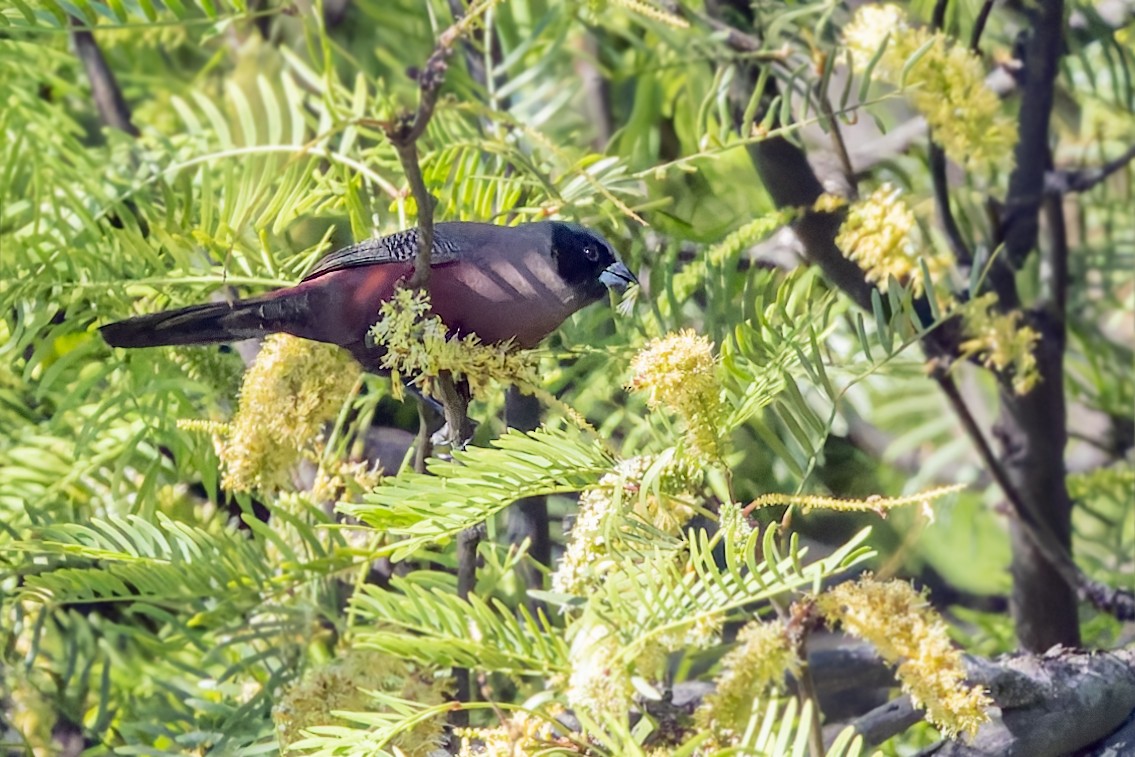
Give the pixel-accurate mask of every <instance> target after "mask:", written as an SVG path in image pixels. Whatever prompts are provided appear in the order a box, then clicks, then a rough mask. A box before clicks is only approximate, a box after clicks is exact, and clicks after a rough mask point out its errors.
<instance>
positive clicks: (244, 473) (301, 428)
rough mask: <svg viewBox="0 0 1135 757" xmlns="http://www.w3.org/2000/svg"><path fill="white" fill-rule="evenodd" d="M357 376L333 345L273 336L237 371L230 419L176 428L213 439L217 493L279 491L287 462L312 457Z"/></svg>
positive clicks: (188, 423)
mask: <svg viewBox="0 0 1135 757" xmlns="http://www.w3.org/2000/svg"><path fill="white" fill-rule="evenodd" d="M359 373H360V369H359V366H358V365H357V364H356V363H355V362H354V361H353V360H351V357H350V355H348V354H347V353H346V352H344V351H343V350H342V349H340V348H339V347H336V346H334V345H330V344H320V343H318V342H311V341H308V340H305V339H299V338H297V337H293V336H288V335H286V334H273V335H272V336H269V337H268V338H267V339H265V340H264V344H263V346H262V347H261V349H260V354H259V355H257V357H256V362H255V363H254V364H253V365H252V367H251V368H249V369H248V372H247V373H245V376H244V383H243V384H242V386H241V390H240V400H239V404H238V406H237V411H236V414H235V415H234V416H233V419H232V420H231V421H230V422H228V423H209V422H204V423H202V422H199V421H184V422H182V423H180V424H179V425H180V426H182V427H183V428H191V429H200V430H206V431H209V432H211V433H212V434H213V444H214V446H215V447H216V449H217V455H218V456H219V457H220V458H221V465H222V470H223V474H224V476H223V478H222V480H221V486H223V487H224V488H225V489H228V490H230V491H250V490H253V489H259V490H271V489H276V488H281V487H284V486H286V485H287V483H288V476H289V475H290V473H291V472H292V469H293V468H294V467H295V464H296V463H297V462H299V460H300V459H301V458H303V457H304V455H305V454H306V455H310V454H312V451H313V450H314V448H315V447H316V445H317V441H318V438H319V435H320V433H321V432H322V430H323V425H324V424H325V423H327V422H328V421H330V420H332V419H333V418H334V417H335V416H336V415H337V414H338V412H339V409H340V407H342V405H343V402H345V401H346V399H347V397H348V394H349V393H350V391H351V389H352V387H354V385H355V382H356V381H357V379H358V376H359Z"/></svg>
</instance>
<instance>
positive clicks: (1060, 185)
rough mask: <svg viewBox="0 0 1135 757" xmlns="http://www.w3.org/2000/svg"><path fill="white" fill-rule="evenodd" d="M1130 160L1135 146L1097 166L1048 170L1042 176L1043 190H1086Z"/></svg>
mask: <svg viewBox="0 0 1135 757" xmlns="http://www.w3.org/2000/svg"><path fill="white" fill-rule="evenodd" d="M1132 160H1135V146H1132V147H1130V148H1128V150H1127V151H1126V152H1124V153H1123V154H1122V155H1120V156H1119V157H1118V158H1116V159H1115V160H1111V161H1108V162H1107V163H1104V164H1103V165H1102V166H1100V167H1099V168H1091V169H1085V170H1079V171H1049V172H1048V173H1047V174H1045V177H1044V191H1045V192H1048V193H1050V194H1068V193H1070V192H1087V191H1088V190H1089V189H1092V188H1093V187H1095V186H1096V185H1098V184H1101V183H1103V182H1104V181H1106V180H1107V178H1108V177H1109V176H1111V175H1112V174H1114V173H1118V172H1119V171H1122V170H1123V169H1124V168H1126V167H1127V164H1128V163H1130V162H1131V161H1132Z"/></svg>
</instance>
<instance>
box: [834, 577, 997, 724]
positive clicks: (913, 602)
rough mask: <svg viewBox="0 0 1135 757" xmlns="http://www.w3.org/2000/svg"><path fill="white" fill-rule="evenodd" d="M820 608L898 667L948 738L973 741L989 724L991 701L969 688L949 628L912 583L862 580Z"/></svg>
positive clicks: (912, 695)
mask: <svg viewBox="0 0 1135 757" xmlns="http://www.w3.org/2000/svg"><path fill="white" fill-rule="evenodd" d="M816 605H817V607H818V608H819V610H820V612H821V613H823V615H824V616H825V617H827V618H828V619H829V620H833V621H838V622H839V624H840V625H842V626H843V628H844V630H845V631H847V632H848V633H850V634H852V635H854V636H858V637H859V638H861V639H865V640H866V641H868V642H870V643H871V644H872V645H873V646H874V647H875V649H877V650H878V652H879V655H880V656H881V657H882V658H883V659H884V660H886V661H887V662H888V663H890V664H892V665H897V666H898V667H897V670H896V672H897V674H898V678H899V680H900V681H901V682H902V688H903V691H905V692H906V693H908V694H910V698H911V700H912V701H913V702H914V705H915V706H916V707H921V708H923V709H925V710H926V719H927V720H929V721H930V722H931V723H933V724H934V725H935V726H936V727H937V728H938V729H939V730H941V731H942V733H944V734H945V735H946V736H948V737H950V738H954V737H957V736H958V735H959V734H967V735H969V736H973V734H975V733H976V732H977V729H978V728H979V727H980V726H981V725H982V724H984V723H987V722H988V721H989V715H988V713H987V712H986V709H987V708H988V707H990V706H991V705H992V700H990V698H989V697H988V696H987V695H986V694H985V692H984V690H982V688H981V687H971V686H967V685H966V683H965V669H964V668H963V667H962V656H961V653H960V652H959V651H958V650H957V649H955V648H954V646H953V645H952V644H951V643H950V637H949V633H948V632H947V629H946V624H945V623H944V622H943V621H942V618H941V617H940V616H939V615H938V613H936V612H935V611H934V610H933V608H931V607H930V606H929V603H928V602H927V601H926V598H925V597H924V596H923V595H921V594H919V593H918V592H917V591H915V590H914V587H912V586H911V585H910V584H909V583H907V582H905V581H886V582H884V581H877V580H875V578H874V577H872V576H871V575H864V576H863V577H862V578H861V579H860V580H859V581H855V582H853V581H848V582H845V583H842V584H840V585H838V586H835V587H833V588H832V589H830V590H828V591H827V592H826V593H825V594H822V595H821V596H820V597H819V599H818V600H817V602H816Z"/></svg>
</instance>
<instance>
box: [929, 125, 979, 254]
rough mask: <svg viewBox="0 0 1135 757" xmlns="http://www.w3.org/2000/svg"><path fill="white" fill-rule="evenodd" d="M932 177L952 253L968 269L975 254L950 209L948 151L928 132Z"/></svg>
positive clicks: (935, 199)
mask: <svg viewBox="0 0 1135 757" xmlns="http://www.w3.org/2000/svg"><path fill="white" fill-rule="evenodd" d="M928 136H929V140H930V145H929V149H928V152H929V159H930V177H931V179H932V180H933V184H934V205H935V207H936V208H937V209H938V217H939V218H940V219H941V220H942V230H943V231H945V232H946V241H947V242H948V243H949V245H950V251H951V252H952V253H954V260H956V261H957V262H958V265H959V266H960V267H962V268H965V269H968V268H969V267H970V266H971V265H973V254H972V253H971V252H970V249H969V245H967V244H966V241H965V240H964V239H963V238H962V232H961V229H959V228H958V222H957V219H955V218H954V211H953V209H952V208H951V207H950V186H949V182H948V180H947V178H946V151H945V150H943V149H942V146H941V145H939V144H938V143H937V142H935V141H934V132H933V131H929V132H928Z"/></svg>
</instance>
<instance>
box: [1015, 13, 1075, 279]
mask: <svg viewBox="0 0 1135 757" xmlns="http://www.w3.org/2000/svg"><path fill="white" fill-rule="evenodd" d="M1063 48H1064V0H1040V1H1039V2H1038V4H1037V10H1036V23H1035V24H1034V26H1033V29H1032V36H1031V38H1030V39H1029V43H1028V47H1027V48H1026V51H1025V60H1024V73H1025V77H1026V78H1025V82H1024V85H1023V87H1022V92H1021V109H1020V115H1019V116H1018V119H1017V130H1018V133H1019V139H1018V142H1017V149H1016V152H1015V157H1016V160H1017V164H1016V167H1015V168H1014V169H1013V173H1012V175H1011V176H1010V177H1009V193H1008V195H1007V197H1006V199H1005V210H1006V214H1005V220H1004V228H1003V230H1002V231H1003V233H1002V236H1003V238H1004V240H1005V252H1006V253H1007V256H1008V259H1009V262H1010V264H1012V265H1013V267H1015V268H1020V266H1021V265H1022V264H1023V263H1024V262H1025V259H1026V258H1027V257H1028V256H1029V253H1031V252H1032V251H1033V249H1034V248H1035V247H1036V244H1037V235H1038V230H1039V218H1038V216H1039V211H1040V203H1041V197H1042V195H1043V192H1044V177H1045V172H1046V171H1047V170H1048V169H1049V167H1050V161H1051V152H1050V150H1049V146H1048V131H1049V129H1048V127H1049V120H1050V119H1051V117H1052V103H1053V100H1054V97H1055V94H1054V93H1055V86H1056V77H1057V75H1058V74H1059V72H1060V66H1059V62H1060V57H1061V55H1062V54H1063Z"/></svg>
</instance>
